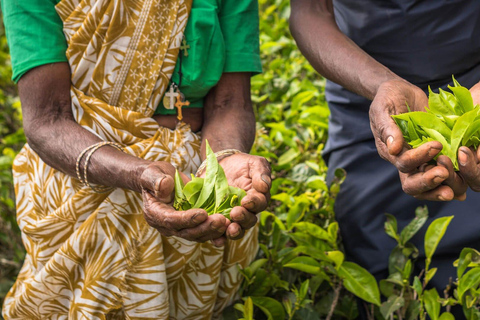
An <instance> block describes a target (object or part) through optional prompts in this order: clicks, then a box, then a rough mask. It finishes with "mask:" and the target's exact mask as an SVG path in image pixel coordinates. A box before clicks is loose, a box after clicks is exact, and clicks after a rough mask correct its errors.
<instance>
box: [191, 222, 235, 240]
mask: <svg viewBox="0 0 480 320" xmlns="http://www.w3.org/2000/svg"><path fill="white" fill-rule="evenodd" d="M214 218H215V217H214ZM219 221H221V219H219ZM231 223H232V222H231V221H230V220H228V219H225V221H224V228H219V229H218V232H217V231H215V232H208V233H206V234H204V235H202V236H200V237H198V238H197V239H196V240H195V241H198V242H206V241H215V240H216V239H218V238H222V237H224V238H225V233H226V230H227V229H228V227H229V225H230V224H231ZM222 231H223V232H222Z"/></svg>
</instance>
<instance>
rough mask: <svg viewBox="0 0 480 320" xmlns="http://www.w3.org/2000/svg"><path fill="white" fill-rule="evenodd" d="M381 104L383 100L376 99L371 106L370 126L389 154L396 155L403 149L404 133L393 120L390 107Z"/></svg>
mask: <svg viewBox="0 0 480 320" xmlns="http://www.w3.org/2000/svg"><path fill="white" fill-rule="evenodd" d="M379 104H382V102H381V101H374V102H373V103H372V106H371V107H370V127H371V129H372V133H373V135H374V136H375V137H376V138H377V139H379V140H380V141H381V143H382V144H383V145H384V146H385V147H386V149H387V152H388V153H389V155H391V156H396V155H398V154H399V153H400V152H402V150H403V145H404V139H403V133H402V131H401V130H400V128H399V127H398V126H397V124H396V123H395V121H394V120H393V118H392V114H391V113H390V112H389V111H388V110H389V108H388V107H385V106H384V105H379ZM382 149H383V147H382ZM384 156H386V155H384Z"/></svg>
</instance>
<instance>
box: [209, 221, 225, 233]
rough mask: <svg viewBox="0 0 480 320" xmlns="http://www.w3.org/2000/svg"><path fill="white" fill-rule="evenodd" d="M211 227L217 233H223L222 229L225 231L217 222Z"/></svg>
mask: <svg viewBox="0 0 480 320" xmlns="http://www.w3.org/2000/svg"><path fill="white" fill-rule="evenodd" d="M210 227H212V229H213V230H215V231H221V229H222V228H223V229H224V226H223V225H219V223H218V222H217V221H216V220H215V221H213V222H212V223H211V224H210Z"/></svg>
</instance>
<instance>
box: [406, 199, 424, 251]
mask: <svg viewBox="0 0 480 320" xmlns="http://www.w3.org/2000/svg"><path fill="white" fill-rule="evenodd" d="M427 219H428V209H427V207H426V206H425V207H418V208H417V209H416V210H415V218H414V219H413V220H412V221H411V222H410V223H409V224H408V225H407V226H406V227H405V228H403V230H402V232H401V233H400V241H399V242H400V243H401V244H402V245H405V244H406V243H407V242H408V241H409V240H410V239H411V238H412V237H413V236H414V235H415V234H416V233H417V232H418V230H420V229H421V228H422V227H423V225H424V224H425V222H426V221H427Z"/></svg>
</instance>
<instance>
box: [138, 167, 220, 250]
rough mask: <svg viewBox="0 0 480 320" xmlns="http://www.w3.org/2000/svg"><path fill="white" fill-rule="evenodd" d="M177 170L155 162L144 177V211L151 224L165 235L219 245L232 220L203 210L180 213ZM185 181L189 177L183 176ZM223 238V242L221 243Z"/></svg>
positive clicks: (144, 172)
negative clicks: (174, 201)
mask: <svg viewBox="0 0 480 320" xmlns="http://www.w3.org/2000/svg"><path fill="white" fill-rule="evenodd" d="M174 176H175V168H174V167H173V166H172V165H171V164H169V163H167V162H153V163H152V164H150V165H149V166H148V167H147V168H146V169H145V170H144V171H143V173H142V174H141V177H140V184H141V186H142V196H143V211H144V216H145V220H146V221H147V222H148V224H149V225H150V226H152V227H154V228H155V229H157V230H158V231H159V232H160V233H161V234H162V235H164V236H167V237H168V236H176V237H181V238H184V239H187V240H190V241H197V242H205V241H209V240H213V241H216V242H214V243H215V244H217V245H221V244H223V243H224V239H223V238H224V237H222V236H223V235H224V233H225V230H227V227H228V226H229V225H230V221H229V220H228V219H226V218H225V217H224V216H223V215H221V214H214V215H211V216H209V215H208V214H207V212H206V211H205V210H203V209H190V210H187V211H176V210H175V209H174V208H173V206H172V203H173V200H174V196H175V195H174V191H175V180H174V178H173V177H174ZM181 176H182V179H183V180H184V182H188V177H187V176H186V175H184V174H181ZM219 238H220V240H218V239H219Z"/></svg>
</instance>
